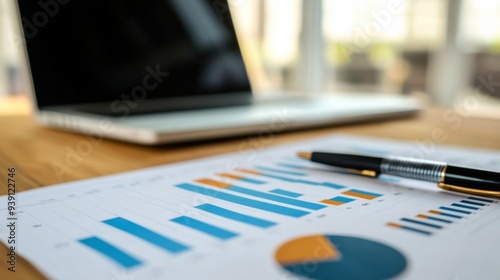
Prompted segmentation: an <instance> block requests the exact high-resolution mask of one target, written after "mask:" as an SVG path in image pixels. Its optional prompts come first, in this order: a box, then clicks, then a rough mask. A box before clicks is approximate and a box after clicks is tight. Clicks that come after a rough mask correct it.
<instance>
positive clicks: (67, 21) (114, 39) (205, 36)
mask: <svg viewBox="0 0 500 280" xmlns="http://www.w3.org/2000/svg"><path fill="white" fill-rule="evenodd" d="M18 3H19V11H20V15H21V19H22V24H23V29H24V36H25V39H26V42H27V43H26V46H27V52H28V56H29V63H30V68H31V75H32V79H33V83H34V89H35V93H36V100H37V103H38V106H39V107H40V108H44V107H49V106H59V105H74V104H88V103H91V104H94V103H102V104H106V105H105V106H103V107H102V108H105V110H107V111H109V112H108V113H111V114H112V113H119V111H120V108H122V106H128V107H129V108H130V109H132V111H134V109H137V110H136V111H137V112H141V111H150V110H169V109H179V108H180V109H184V108H190V107H193V108H197V107H204V106H218V105H231V104H240V103H245V102H248V100H249V97H250V96H251V92H250V83H249V80H248V76H247V72H246V70H245V66H244V63H243V59H242V56H241V52H240V49H239V46H238V41H237V38H236V34H235V30H234V27H233V23H232V19H231V15H230V12H229V9H228V3H227V1H226V0H215V1H214V0H149V1H133V0H106V1H102V0H50V1H31V0H19V1H18ZM102 104H101V105H102ZM98 107H99V106H97V107H96V106H91V108H98ZM139 107H140V108H139ZM116 111H118V112H116Z"/></svg>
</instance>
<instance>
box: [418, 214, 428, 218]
mask: <svg viewBox="0 0 500 280" xmlns="http://www.w3.org/2000/svg"><path fill="white" fill-rule="evenodd" d="M417 218H422V219H429V216H427V215H422V214H418V215H417Z"/></svg>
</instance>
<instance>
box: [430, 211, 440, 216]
mask: <svg viewBox="0 0 500 280" xmlns="http://www.w3.org/2000/svg"><path fill="white" fill-rule="evenodd" d="M429 213H431V214H436V215H441V212H439V211H436V210H429Z"/></svg>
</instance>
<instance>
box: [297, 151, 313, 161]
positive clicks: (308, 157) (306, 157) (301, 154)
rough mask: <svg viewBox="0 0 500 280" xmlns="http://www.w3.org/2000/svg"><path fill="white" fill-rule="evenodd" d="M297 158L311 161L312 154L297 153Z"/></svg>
mask: <svg viewBox="0 0 500 280" xmlns="http://www.w3.org/2000/svg"><path fill="white" fill-rule="evenodd" d="M297 156H298V157H300V158H303V159H307V160H311V157H312V153H310V152H297Z"/></svg>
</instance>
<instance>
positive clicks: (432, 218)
mask: <svg viewBox="0 0 500 280" xmlns="http://www.w3.org/2000/svg"><path fill="white" fill-rule="evenodd" d="M457 217H458V216H457ZM426 219H428V220H433V221H437V222H443V223H447V224H451V223H453V222H452V221H448V220H445V219H440V218H436V217H430V216H429V217H428V218H426Z"/></svg>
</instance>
